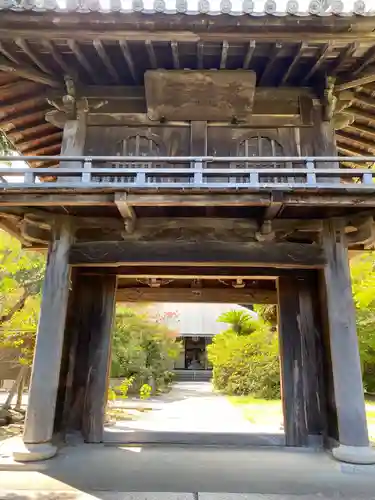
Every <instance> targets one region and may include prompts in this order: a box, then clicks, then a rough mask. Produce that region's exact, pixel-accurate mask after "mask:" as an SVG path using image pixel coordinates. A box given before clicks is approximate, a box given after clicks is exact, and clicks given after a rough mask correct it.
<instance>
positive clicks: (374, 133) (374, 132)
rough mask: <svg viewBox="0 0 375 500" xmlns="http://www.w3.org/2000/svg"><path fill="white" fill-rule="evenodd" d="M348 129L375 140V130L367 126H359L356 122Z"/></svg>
mask: <svg viewBox="0 0 375 500" xmlns="http://www.w3.org/2000/svg"><path fill="white" fill-rule="evenodd" d="M347 129H352V130H355V131H356V132H359V133H360V134H364V135H367V136H370V137H372V138H374V139H375V128H371V127H366V126H365V125H359V124H358V123H356V122H354V123H352V124H351V125H349V126H348V127H347Z"/></svg>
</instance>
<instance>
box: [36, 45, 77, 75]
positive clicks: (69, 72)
mask: <svg viewBox="0 0 375 500" xmlns="http://www.w3.org/2000/svg"><path fill="white" fill-rule="evenodd" d="M43 45H44V46H45V48H46V49H47V50H48V51H49V53H50V54H51V56H52V58H53V59H54V61H55V62H56V63H57V64H58V65H59V66H60V68H61V69H62V71H63V72H64V73H65V74H66V75H70V76H72V75H73V74H74V73H73V70H72V68H70V66H68V64H67V63H66V62H65V61H64V59H63V57H62V55H61V54H60V52H59V51H58V50H57V48H56V47H55V45H54V43H53V42H52V41H51V40H43Z"/></svg>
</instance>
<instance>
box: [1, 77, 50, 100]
mask: <svg viewBox="0 0 375 500" xmlns="http://www.w3.org/2000/svg"><path fill="white" fill-rule="evenodd" d="M42 88H43V87H42V86H41V85H40V84H38V83H35V82H25V81H24V80H21V81H18V82H12V83H8V84H6V85H1V86H0V102H6V101H8V100H9V99H14V98H15V97H17V96H22V95H32V94H34V92H35V91H40V90H41V89H42ZM43 90H44V89H43ZM55 92H56V91H55Z"/></svg>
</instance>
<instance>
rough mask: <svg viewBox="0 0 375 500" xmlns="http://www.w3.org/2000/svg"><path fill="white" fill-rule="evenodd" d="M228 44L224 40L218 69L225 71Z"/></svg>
mask: <svg viewBox="0 0 375 500" xmlns="http://www.w3.org/2000/svg"><path fill="white" fill-rule="evenodd" d="M228 51H229V43H228V42H227V41H226V40H224V41H223V43H222V46H221V56H220V69H225V68H226V67H227V59H228Z"/></svg>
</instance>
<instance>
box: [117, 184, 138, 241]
mask: <svg viewBox="0 0 375 500" xmlns="http://www.w3.org/2000/svg"><path fill="white" fill-rule="evenodd" d="M115 203H116V206H117V208H118V211H119V212H120V214H121V217H122V218H123V219H124V226H125V231H126V232H127V233H128V234H129V233H133V232H134V229H135V220H136V215H135V212H134V209H133V207H131V206H130V205H129V204H128V202H127V193H116V194H115Z"/></svg>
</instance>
